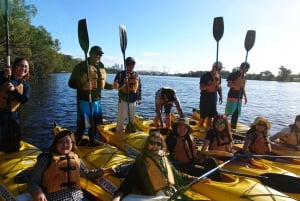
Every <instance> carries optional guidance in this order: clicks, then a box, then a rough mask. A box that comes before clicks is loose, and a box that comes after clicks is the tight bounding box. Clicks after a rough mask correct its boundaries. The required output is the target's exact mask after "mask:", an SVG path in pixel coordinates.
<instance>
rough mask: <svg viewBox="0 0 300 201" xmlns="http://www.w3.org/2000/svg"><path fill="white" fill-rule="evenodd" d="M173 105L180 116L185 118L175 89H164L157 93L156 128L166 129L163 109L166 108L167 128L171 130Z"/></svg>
mask: <svg viewBox="0 0 300 201" xmlns="http://www.w3.org/2000/svg"><path fill="white" fill-rule="evenodd" d="M173 104H175V106H176V109H177V112H178V114H179V116H180V117H183V112H182V108H181V105H180V102H179V99H178V97H177V96H176V91H175V90H174V89H172V88H170V87H162V88H160V89H159V90H158V91H157V92H156V93H155V112H156V116H155V118H154V126H155V127H159V128H163V127H164V123H163V118H162V109H163V108H164V110H165V114H166V124H165V127H166V128H168V129H171V109H172V107H173Z"/></svg>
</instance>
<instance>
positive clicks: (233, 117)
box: [231, 106, 239, 129]
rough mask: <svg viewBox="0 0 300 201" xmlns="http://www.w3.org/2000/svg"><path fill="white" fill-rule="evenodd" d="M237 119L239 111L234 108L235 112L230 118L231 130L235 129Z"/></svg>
mask: <svg viewBox="0 0 300 201" xmlns="http://www.w3.org/2000/svg"><path fill="white" fill-rule="evenodd" d="M237 107H238V106H237ZM238 118H239V109H238V108H236V109H235V111H234V112H233V114H232V116H231V128H232V129H236V125H237V122H238Z"/></svg>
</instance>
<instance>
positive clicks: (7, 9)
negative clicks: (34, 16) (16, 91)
mask: <svg viewBox="0 0 300 201" xmlns="http://www.w3.org/2000/svg"><path fill="white" fill-rule="evenodd" d="M12 6H13V1H12V0H1V11H2V15H3V19H4V22H5V31H6V46H5V48H6V64H7V68H10V67H11V66H10V65H11V63H10V37H9V17H10V15H11V11H12ZM10 81H11V76H10V75H9V76H8V82H10ZM7 106H8V108H9V117H8V119H7V121H8V122H1V127H2V128H3V130H2V132H7V133H8V139H7V143H6V144H4V146H3V147H2V150H4V151H5V152H7V153H10V152H15V151H18V150H19V147H20V136H21V133H20V127H19V125H18V123H17V122H16V120H15V119H14V118H12V112H11V92H9V93H8V97H7ZM4 128H7V130H5V129H4ZM0 132H1V131H0Z"/></svg>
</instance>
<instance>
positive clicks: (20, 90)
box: [0, 58, 30, 152]
mask: <svg viewBox="0 0 300 201" xmlns="http://www.w3.org/2000/svg"><path fill="white" fill-rule="evenodd" d="M28 77H29V62H28V60H27V59H25V58H16V60H15V61H14V63H13V65H12V68H5V69H4V70H3V71H0V150H2V151H5V152H15V151H18V150H19V148H20V140H21V131H20V126H19V119H20V111H19V108H20V105H21V104H25V103H27V102H28V100H29V94H30V86H29V84H28V83H26V81H25V80H26V79H27V78H28Z"/></svg>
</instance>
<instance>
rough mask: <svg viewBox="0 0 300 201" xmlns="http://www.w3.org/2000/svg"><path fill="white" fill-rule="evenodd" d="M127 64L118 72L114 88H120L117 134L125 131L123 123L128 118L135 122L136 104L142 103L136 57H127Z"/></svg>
mask: <svg viewBox="0 0 300 201" xmlns="http://www.w3.org/2000/svg"><path fill="white" fill-rule="evenodd" d="M125 65H126V68H125V70H123V71H121V72H118V73H117V74H116V76H115V79H114V83H113V88H114V89H118V90H119V92H118V96H119V102H118V122H117V127H116V133H117V134H122V133H123V123H124V121H125V119H126V118H127V120H129V118H130V122H132V123H133V122H134V116H135V111H136V104H141V103H142V88H141V80H140V77H139V76H138V74H137V72H135V71H134V67H135V59H134V58H133V57H127V58H126V60H125Z"/></svg>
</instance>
